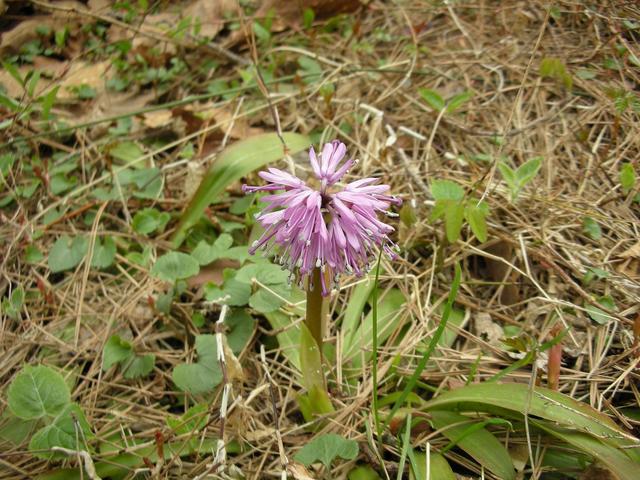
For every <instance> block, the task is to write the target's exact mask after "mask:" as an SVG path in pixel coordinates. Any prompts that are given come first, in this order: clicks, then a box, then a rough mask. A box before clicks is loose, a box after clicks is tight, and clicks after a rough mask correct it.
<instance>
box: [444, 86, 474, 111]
mask: <svg viewBox="0 0 640 480" xmlns="http://www.w3.org/2000/svg"><path fill="white" fill-rule="evenodd" d="M472 97H473V92H472V91H471V90H466V91H464V92H462V93H459V94H457V95H454V96H453V97H451V98H450V99H449V101H448V102H447V113H453V112H455V111H456V110H457V109H459V108H460V107H461V106H462V105H464V104H465V103H467V102H468V101H469V100H471V98H472Z"/></svg>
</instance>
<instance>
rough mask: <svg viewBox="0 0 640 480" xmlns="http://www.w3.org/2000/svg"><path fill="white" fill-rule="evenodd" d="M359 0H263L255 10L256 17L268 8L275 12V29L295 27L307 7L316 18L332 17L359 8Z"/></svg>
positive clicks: (261, 15)
mask: <svg viewBox="0 0 640 480" xmlns="http://www.w3.org/2000/svg"><path fill="white" fill-rule="evenodd" d="M361 5H362V4H361V3H360V1H359V0H289V1H286V2H283V1H282V0H264V1H263V2H262V5H261V6H260V8H259V9H258V11H257V12H256V15H255V16H256V17H257V18H261V17H265V16H267V14H268V13H269V11H270V10H273V11H274V12H275V15H274V18H273V25H272V28H273V30H275V31H280V30H283V29H284V28H285V27H295V26H297V25H299V24H300V23H301V22H302V16H303V13H304V11H305V10H306V9H307V8H310V9H311V10H313V12H314V13H315V15H316V18H325V17H332V16H334V15H337V14H339V13H351V12H355V11H356V10H357V9H358V8H360V6H361Z"/></svg>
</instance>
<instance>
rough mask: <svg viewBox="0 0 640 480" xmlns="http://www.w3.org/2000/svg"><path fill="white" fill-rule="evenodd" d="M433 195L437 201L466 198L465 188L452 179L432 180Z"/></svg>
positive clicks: (458, 200) (456, 200) (455, 200)
mask: <svg viewBox="0 0 640 480" xmlns="http://www.w3.org/2000/svg"><path fill="white" fill-rule="evenodd" d="M431 195H433V198H434V199H435V200H437V201H446V200H451V201H454V202H460V201H462V199H463V198H464V190H463V188H462V187H461V186H460V185H458V184H457V183H456V182H452V181H451V180H434V181H432V182H431Z"/></svg>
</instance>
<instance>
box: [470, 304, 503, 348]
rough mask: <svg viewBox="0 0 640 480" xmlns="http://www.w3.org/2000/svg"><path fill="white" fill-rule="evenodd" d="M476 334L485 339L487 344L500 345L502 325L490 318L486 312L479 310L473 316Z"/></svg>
mask: <svg viewBox="0 0 640 480" xmlns="http://www.w3.org/2000/svg"><path fill="white" fill-rule="evenodd" d="M475 325H476V335H478V336H479V337H483V338H485V339H486V340H487V343H489V345H501V344H502V342H501V341H500V339H501V338H502V337H503V336H504V331H503V330H502V327H501V326H500V325H498V324H497V323H496V322H494V321H493V320H492V319H491V315H489V314H488V313H486V312H479V313H478V314H477V315H476V317H475Z"/></svg>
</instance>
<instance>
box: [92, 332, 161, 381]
mask: <svg viewBox="0 0 640 480" xmlns="http://www.w3.org/2000/svg"><path fill="white" fill-rule="evenodd" d="M155 362H156V356H155V355H154V354H152V353H149V354H146V355H137V354H136V353H135V351H134V350H133V345H131V343H130V342H128V341H126V340H124V339H122V338H121V337H120V336H119V335H112V336H111V337H110V338H109V340H108V341H107V343H106V344H105V346H104V351H103V354H102V370H104V371H105V372H106V371H107V370H109V369H110V368H111V367H112V366H113V365H116V364H117V365H120V368H121V369H122V372H123V375H124V378H127V379H135V378H140V377H145V376H147V375H149V374H150V373H151V371H152V370H153V366H154V365H155Z"/></svg>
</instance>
